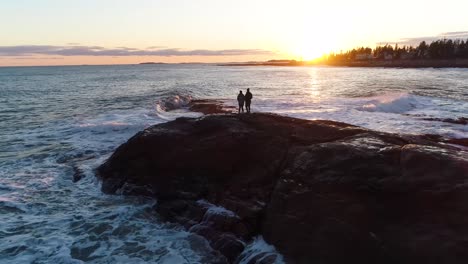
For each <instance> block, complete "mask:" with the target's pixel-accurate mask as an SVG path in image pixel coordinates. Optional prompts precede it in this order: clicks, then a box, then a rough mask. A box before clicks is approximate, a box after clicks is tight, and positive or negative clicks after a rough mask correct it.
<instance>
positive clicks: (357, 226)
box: [97, 107, 468, 263]
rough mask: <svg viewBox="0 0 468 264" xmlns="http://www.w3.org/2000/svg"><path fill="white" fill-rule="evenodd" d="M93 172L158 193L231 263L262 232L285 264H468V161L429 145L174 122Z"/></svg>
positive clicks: (166, 209)
mask: <svg viewBox="0 0 468 264" xmlns="http://www.w3.org/2000/svg"><path fill="white" fill-rule="evenodd" d="M208 108H210V107H208ZM210 109H211V108H210ZM97 174H98V176H99V177H100V178H101V179H102V181H103V184H102V189H103V191H104V192H106V193H115V192H116V191H118V190H119V191H120V192H123V193H125V194H130V195H146V196H154V197H156V198H157V199H158V203H157V205H156V208H155V209H156V212H157V213H158V214H159V215H160V216H161V217H162V218H163V219H165V220H167V221H171V222H176V223H180V224H182V225H183V226H185V227H186V228H187V229H188V230H190V231H191V232H193V233H194V234H198V235H200V236H202V237H204V238H206V239H207V240H208V241H209V243H210V245H211V247H212V248H214V249H215V250H217V251H219V252H220V253H221V254H222V255H223V256H224V257H225V259H226V261H227V262H231V263H235V262H236V261H239V259H238V256H239V255H240V254H241V253H242V251H243V250H244V248H245V246H246V243H248V242H249V241H250V240H251V239H252V237H254V236H256V235H263V236H264V238H265V240H266V241H267V242H269V243H271V244H273V245H274V246H275V247H276V248H277V249H278V250H279V252H280V253H282V254H283V255H284V257H285V259H286V261H287V262H288V263H345V262H350V261H351V262H352V263H354V262H358V261H359V262H362V263H422V262H425V263H466V262H467V261H468V251H466V248H467V246H468V206H467V205H465V204H466V203H465V201H467V200H468V185H467V179H468V153H467V152H466V151H463V150H462V149H460V148H457V147H456V146H453V145H447V144H443V143H438V142H436V141H434V140H432V139H431V138H428V137H423V136H421V137H418V136H404V135H402V136H400V135H394V134H388V133H381V132H374V131H370V130H367V129H364V128H360V127H356V126H352V125H348V124H344V123H339V122H332V121H320V120H317V121H307V120H301V119H295V118H289V117H283V116H278V115H273V114H262V113H255V114H249V115H248V114H245V115H233V114H218V115H208V116H204V117H202V118H199V119H189V118H179V119H177V120H175V121H172V122H168V123H164V124H159V125H156V126H153V127H150V128H148V129H146V130H144V131H142V132H139V133H138V134H136V135H135V136H134V137H132V138H131V139H130V140H129V141H128V142H127V143H125V144H123V145H121V146H120V147H119V148H118V149H117V150H116V151H115V153H114V154H113V155H112V156H111V157H110V158H109V159H108V160H107V161H106V162H105V163H104V164H102V165H101V166H100V167H99V168H98V169H97ZM275 259H276V256H275V255H269V256H268V257H267V258H265V257H264V256H256V257H253V258H251V260H252V263H274V261H275ZM249 263H250V262H249Z"/></svg>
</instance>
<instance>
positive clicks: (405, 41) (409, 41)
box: [377, 31, 468, 46]
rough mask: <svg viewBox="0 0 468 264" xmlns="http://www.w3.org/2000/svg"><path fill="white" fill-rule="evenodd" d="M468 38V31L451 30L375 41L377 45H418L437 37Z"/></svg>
mask: <svg viewBox="0 0 468 264" xmlns="http://www.w3.org/2000/svg"><path fill="white" fill-rule="evenodd" d="M443 38H447V39H468V31H453V32H444V33H441V34H439V35H436V36H427V37H416V38H402V39H400V40H399V41H386V42H385V41H382V42H377V45H385V44H398V45H412V46H415V45H418V44H419V43H421V42H422V41H426V42H431V41H436V40H439V39H443Z"/></svg>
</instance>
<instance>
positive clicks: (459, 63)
mask: <svg viewBox="0 0 468 264" xmlns="http://www.w3.org/2000/svg"><path fill="white" fill-rule="evenodd" d="M217 66H222V67H229V66H235V67H238V66H273V67H281V66H282V67H314V66H316V67H321V66H331V67H362V68H405V69H411V68H415V69H418V68H468V59H454V60H363V61H338V62H306V61H287V62H279V63H278V62H252V63H250V62H249V63H224V64H217Z"/></svg>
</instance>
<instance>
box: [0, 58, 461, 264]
mask: <svg viewBox="0 0 468 264" xmlns="http://www.w3.org/2000/svg"><path fill="white" fill-rule="evenodd" d="M246 88H250V89H251V91H252V93H253V95H254V99H253V101H252V111H257V112H258V111H268V112H275V113H280V114H284V115H289V116H294V117H300V118H306V119H332V120H337V121H343V122H347V123H351V124H355V125H360V126H364V127H367V128H371V129H376V130H380V131H386V132H396V133H412V134H423V133H424V134H425V133H429V134H439V135H443V136H445V137H457V138H463V137H468V126H467V125H461V124H452V123H447V122H441V121H428V119H432V120H437V119H445V118H451V119H457V118H462V117H465V118H468V70H466V69H380V68H333V67H324V68H306V67H304V68H302V67H301V68H292V67H219V66H214V65H129V66H67V67H21V68H0V223H1V224H0V263H53V262H55V263H83V262H89V263H209V253H210V248H209V247H208V246H207V244H206V243H204V242H203V241H200V240H199V239H198V238H197V237H195V236H194V235H191V234H189V233H187V232H185V231H183V230H182V229H181V228H180V227H177V226H174V225H171V224H167V223H163V222H161V221H160V220H159V219H158V218H157V216H155V215H154V214H153V213H152V211H151V207H152V206H153V205H154V203H155V202H154V201H152V200H147V199H142V198H135V197H123V196H119V195H105V194H102V193H101V191H100V183H99V181H98V180H96V178H95V177H94V174H93V169H95V168H96V167H97V166H98V165H99V164H100V163H102V162H103V161H104V160H105V159H106V158H107V157H109V155H110V154H111V153H112V151H113V150H114V149H115V148H116V147H117V146H119V145H120V144H121V143H123V142H125V141H126V140H127V139H128V138H129V137H131V136H132V135H133V134H135V133H136V132H138V131H139V130H142V129H144V128H145V127H148V126H150V125H153V124H157V123H161V122H166V121H169V120H173V119H175V118H177V117H179V116H193V117H197V116H200V114H199V113H192V112H189V111H187V110H186V109H184V107H183V106H184V105H185V104H186V103H187V102H189V101H190V99H191V98H194V99H197V98H212V99H221V100H223V101H225V103H226V104H227V105H235V98H236V95H237V93H238V91H239V90H245V89H246ZM168 103H171V104H172V105H177V106H180V108H179V109H177V110H175V111H166V110H167V109H165V106H167V105H168ZM74 175H75V176H76V175H81V176H83V178H82V179H81V180H80V181H78V182H76V183H74V182H73V178H74ZM220 212H222V210H220ZM248 249H249V250H252V251H262V250H263V251H272V250H274V249H273V248H272V247H271V246H269V245H267V244H265V243H264V242H263V240H262V239H261V238H258V239H257V240H256V241H255V242H254V243H252V244H251V245H250V246H249V247H248ZM247 260H248V259H246V260H244V262H246V261H247Z"/></svg>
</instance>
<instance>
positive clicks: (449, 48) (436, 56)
mask: <svg viewBox="0 0 468 264" xmlns="http://www.w3.org/2000/svg"><path fill="white" fill-rule="evenodd" d="M218 65H220V66H314V65H318V66H320V65H327V66H347V67H398V68H424V67H434V68H448V67H458V68H468V39H467V40H466V41H464V40H459V39H456V40H451V39H441V40H437V41H433V42H431V43H430V44H427V43H426V42H425V41H422V42H421V43H420V44H419V45H418V46H417V47H413V46H406V45H404V46H399V45H398V44H395V45H388V44H386V45H384V46H377V47H376V48H375V49H372V48H369V47H360V48H354V49H352V50H349V51H346V52H341V53H331V54H328V55H325V56H323V57H322V58H319V59H316V60H312V61H296V60H269V61H265V62H246V63H228V64H218Z"/></svg>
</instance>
